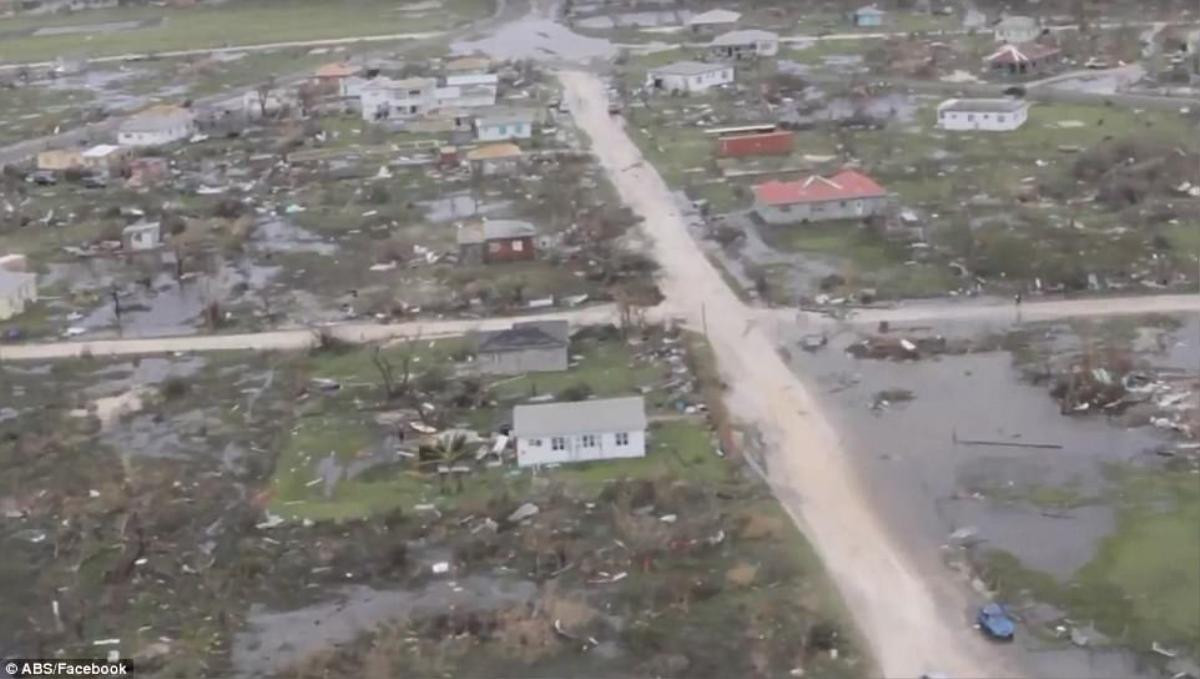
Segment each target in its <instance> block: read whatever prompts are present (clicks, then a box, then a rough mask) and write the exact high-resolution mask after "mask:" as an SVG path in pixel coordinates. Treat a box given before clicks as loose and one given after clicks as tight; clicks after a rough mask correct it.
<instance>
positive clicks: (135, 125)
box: [119, 106, 196, 132]
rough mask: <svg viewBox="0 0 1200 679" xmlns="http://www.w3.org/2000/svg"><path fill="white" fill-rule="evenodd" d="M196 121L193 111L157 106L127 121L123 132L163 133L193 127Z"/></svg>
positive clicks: (123, 123) (122, 129) (124, 123)
mask: <svg viewBox="0 0 1200 679" xmlns="http://www.w3.org/2000/svg"><path fill="white" fill-rule="evenodd" d="M195 119H196V117H195V116H194V115H192V112H191V111H188V110H187V109H182V108H179V107H175V106H156V107H154V108H151V109H148V110H146V111H143V112H142V113H139V114H137V115H135V116H133V117H131V118H127V119H125V121H124V122H122V123H121V127H120V128H119V129H120V131H121V132H163V131H166V130H174V129H176V128H179V127H186V126H187V125H191V124H192V122H193V121H194V120H195Z"/></svg>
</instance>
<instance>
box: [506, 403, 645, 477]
mask: <svg viewBox="0 0 1200 679" xmlns="http://www.w3.org/2000/svg"><path fill="white" fill-rule="evenodd" d="M513 436H514V437H515V438H516V440H517V465H518V466H521V467H528V466H531V465H539V464H558V463H563V462H583V461H586V460H608V459H614V458H623V457H645V456H646V404H645V402H644V401H643V399H642V397H641V396H629V397H624V398H607V399H598V400H594V401H575V402H568V403H545V404H538V405H520V406H517V407H515V408H513Z"/></svg>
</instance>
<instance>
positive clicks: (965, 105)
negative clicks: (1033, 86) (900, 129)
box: [937, 98, 1029, 132]
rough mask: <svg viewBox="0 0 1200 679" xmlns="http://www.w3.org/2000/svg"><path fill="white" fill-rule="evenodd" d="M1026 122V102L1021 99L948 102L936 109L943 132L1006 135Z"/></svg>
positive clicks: (1027, 112) (1027, 110)
mask: <svg viewBox="0 0 1200 679" xmlns="http://www.w3.org/2000/svg"><path fill="white" fill-rule="evenodd" d="M1028 118H1029V102H1026V101H1025V100H1023V99H1012V98H1005V99H947V100H946V101H943V102H942V103H941V104H938V108H937V126H938V127H940V128H942V129H943V130H957V131H975V130H985V131H991V132H1008V131H1010V130H1015V129H1017V128H1018V127H1020V126H1022V125H1024V124H1025V121H1026V120H1027V119H1028Z"/></svg>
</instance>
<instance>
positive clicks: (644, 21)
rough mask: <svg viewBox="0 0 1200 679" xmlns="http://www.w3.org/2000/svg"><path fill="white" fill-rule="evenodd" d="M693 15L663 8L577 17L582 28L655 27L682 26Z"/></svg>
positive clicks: (576, 23) (578, 24)
mask: <svg viewBox="0 0 1200 679" xmlns="http://www.w3.org/2000/svg"><path fill="white" fill-rule="evenodd" d="M691 17H692V13H691V12H690V11H688V10H678V11H676V10H661V11H646V12H621V13H618V14H611V15H600V16H589V17H581V18H578V19H575V25H576V26H580V27H582V28H592V29H605V28H617V27H618V26H621V27H625V26H633V27H639V28H654V27H658V26H682V25H683V24H685V23H687V21H688V19H690V18H691Z"/></svg>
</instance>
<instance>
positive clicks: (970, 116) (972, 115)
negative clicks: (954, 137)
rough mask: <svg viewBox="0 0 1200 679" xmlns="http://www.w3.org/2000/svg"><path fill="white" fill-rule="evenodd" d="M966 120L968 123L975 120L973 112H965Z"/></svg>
mask: <svg viewBox="0 0 1200 679" xmlns="http://www.w3.org/2000/svg"><path fill="white" fill-rule="evenodd" d="M967 122H968V123H973V122H975V114H974V113H968V114H967Z"/></svg>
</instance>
